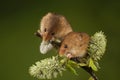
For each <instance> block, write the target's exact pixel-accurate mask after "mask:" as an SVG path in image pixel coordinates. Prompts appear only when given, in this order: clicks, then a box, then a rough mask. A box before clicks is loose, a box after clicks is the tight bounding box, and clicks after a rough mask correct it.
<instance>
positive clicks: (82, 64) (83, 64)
mask: <svg viewBox="0 0 120 80" xmlns="http://www.w3.org/2000/svg"><path fill="white" fill-rule="evenodd" d="M79 65H80V66H87V64H85V63H79Z"/></svg>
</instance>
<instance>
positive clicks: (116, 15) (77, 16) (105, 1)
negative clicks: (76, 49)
mask: <svg viewBox="0 0 120 80" xmlns="http://www.w3.org/2000/svg"><path fill="white" fill-rule="evenodd" d="M48 12H56V13H59V14H62V15H64V16H65V17H66V18H67V19H68V21H69V22H70V23H71V25H72V27H73V29H74V31H81V32H87V33H88V34H90V35H93V34H94V33H95V32H97V31H100V30H102V31H104V32H105V34H106V36H107V39H108V43H107V51H106V54H105V55H104V57H103V58H102V60H101V61H100V66H101V69H100V70H99V71H98V72H97V75H98V77H99V78H100V80H119V79H120V77H119V74H120V73H119V72H120V69H119V68H120V62H119V61H120V49H119V43H120V42H119V41H120V1H116V0H73V1H72V0H23V1H22V0H14V1H13V0H4V1H0V80H37V79H36V78H33V77H31V76H30V75H29V73H28V69H29V66H31V65H32V64H34V63H35V62H36V61H38V60H41V59H43V58H46V57H50V56H52V55H55V53H56V52H55V50H54V51H51V52H50V53H48V54H46V55H42V54H40V52H39V45H40V42H41V40H40V39H39V38H37V37H36V36H35V35H34V32H36V30H37V29H38V28H39V23H40V19H41V18H42V16H44V15H45V14H46V13H48ZM78 72H79V74H80V75H79V76H75V75H73V73H71V72H69V71H66V72H64V73H63V76H62V77H60V76H59V77H58V78H57V79H54V80H87V79H88V77H89V75H88V74H87V73H86V72H85V71H84V70H82V69H79V70H78Z"/></svg>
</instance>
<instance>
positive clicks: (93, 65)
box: [89, 58, 98, 71]
mask: <svg viewBox="0 0 120 80" xmlns="http://www.w3.org/2000/svg"><path fill="white" fill-rule="evenodd" d="M89 67H91V68H92V70H94V71H98V69H97V67H96V66H95V64H94V62H93V60H92V58H90V59H89Z"/></svg>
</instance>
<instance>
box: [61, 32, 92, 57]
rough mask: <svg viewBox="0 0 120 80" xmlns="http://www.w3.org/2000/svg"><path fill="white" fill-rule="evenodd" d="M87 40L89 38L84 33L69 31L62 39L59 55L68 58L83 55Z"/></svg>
mask: <svg viewBox="0 0 120 80" xmlns="http://www.w3.org/2000/svg"><path fill="white" fill-rule="evenodd" d="M89 40H90V38H89V36H88V35H87V34H86V33H78V32H71V33H69V34H68V35H66V36H65V38H64V40H63V41H62V43H61V47H60V49H59V55H60V56H66V57H68V58H74V57H84V56H85V55H86V51H87V47H88V43H89Z"/></svg>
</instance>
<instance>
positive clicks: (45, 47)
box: [40, 41, 53, 54]
mask: <svg viewBox="0 0 120 80" xmlns="http://www.w3.org/2000/svg"><path fill="white" fill-rule="evenodd" d="M52 48H53V45H52V44H51V43H48V42H45V41H42V42H41V44H40V52H41V53H42V54H46V53H47V52H48V51H50V50H51V49H52Z"/></svg>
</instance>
